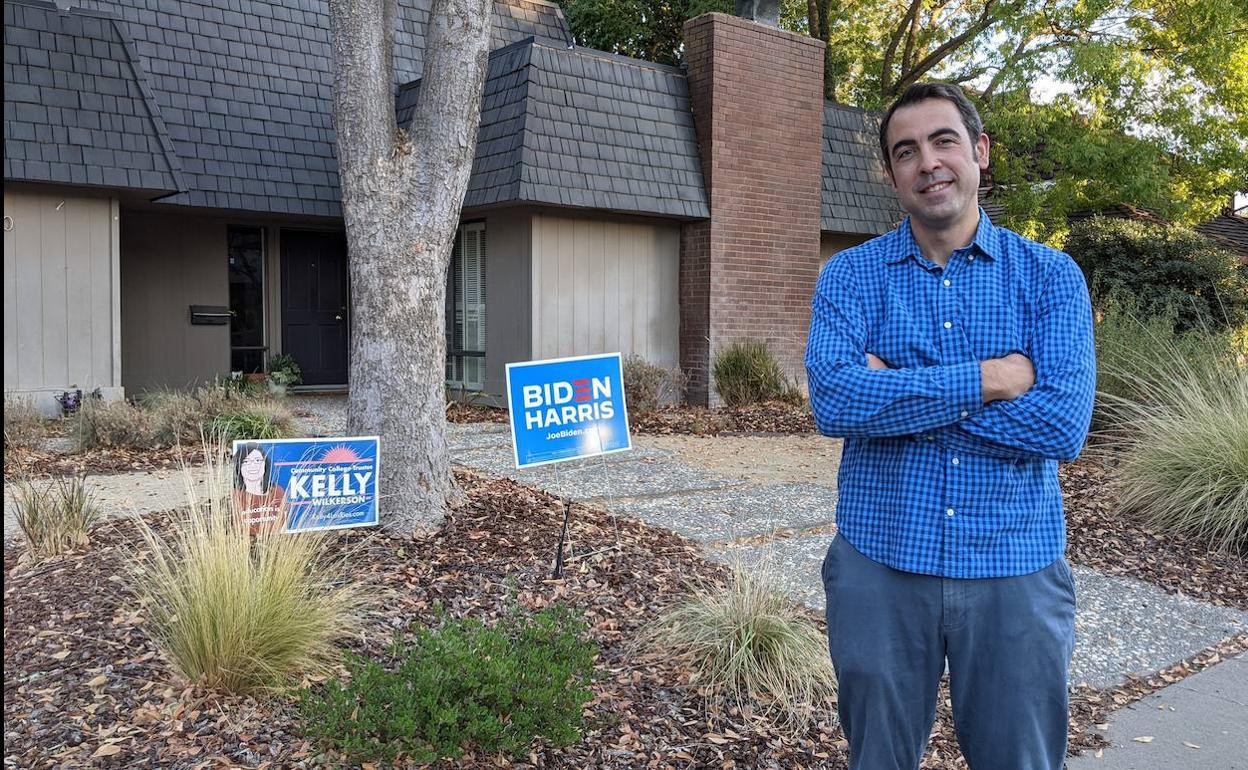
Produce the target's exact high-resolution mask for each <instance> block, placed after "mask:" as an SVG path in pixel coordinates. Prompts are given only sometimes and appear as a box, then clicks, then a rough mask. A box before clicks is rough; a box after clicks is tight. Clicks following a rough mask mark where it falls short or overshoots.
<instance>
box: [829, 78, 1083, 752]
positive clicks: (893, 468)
mask: <svg viewBox="0 0 1248 770" xmlns="http://www.w3.org/2000/svg"><path fill="white" fill-rule="evenodd" d="M988 149H989V142H988V136H987V135H986V134H984V132H983V128H982V123H981V121H980V118H979V115H978V114H977V113H976V111H975V108H974V106H973V105H972V104H971V103H970V102H969V101H968V100H967V99H966V97H965V96H964V95H963V93H962V92H961V91H960V90H959V89H958V88H955V87H952V86H948V85H943V84H916V85H912V86H910V87H909V88H908V89H906V91H905V93H904V94H903V95H902V96H901V98H900V99H899V100H898V101H897V103H896V104H894V105H893V107H892V108H891V109H890V110H889V111H888V113H887V115H886V117H885V118H884V120H883V122H882V124H881V126H880V150H881V152H882V153H883V155H884V163H885V167H886V168H887V170H888V174H889V177H890V179H891V180H892V184H893V188H894V190H895V191H896V194H897V197H898V199H899V200H900V202H901V205H902V208H904V209H905V210H906V212H907V213H908V214H909V216H908V217H907V219H906V221H904V222H903V223H902V224H901V226H900V227H898V228H897V229H896V230H894V231H892V232H890V233H888V234H886V235H884V236H882V237H879V238H876V239H874V240H872V241H869V242H867V243H865V244H862V245H860V246H857V247H854V248H852V249H848V250H846V251H843V252H841V253H840V254H838V255H837V256H836V257H835V258H833V259H832V261H831V262H829V263H828V265H827V266H826V267H825V268H824V270H823V272H822V274H821V275H820V276H819V282H818V285H817V287H816V289H815V296H814V300H813V316H812V319H811V327H810V337H809V341H808V346H807V351H806V370H807V375H808V380H809V386H810V398H811V404H812V406H813V408H814V413H815V419H816V422H817V423H818V425H819V429H820V431H821V432H823V433H824V434H826V435H829V436H841V437H844V438H845V445H844V449H843V454H842V460H841V467H840V472H839V477H838V479H839V480H838V484H839V503H838V508H837V513H836V517H837V529H838V535H837V537H836V538H835V539H834V540H833V542H832V545H831V546H830V547H829V549H828V555H827V557H826V559H825V560H824V564H823V581H824V589H825V591H826V594H827V618H828V646H829V650H830V652H831V655H832V662H833V664H834V665H835V667H836V671H837V677H838V680H839V682H840V716H841V723H842V726H843V728H844V730H845V735H846V737H847V739H848V740H849V759H850V767H851V768H853V769H854V770H892V769H893V768H897V769H898V770H903V769H904V770H913V768H917V767H918V766H919V761H920V759H921V758H922V755H923V750H924V747H925V745H926V743H927V738H928V735H929V733H930V731H931V726H932V721H933V719H934V717H935V707H936V697H937V688H938V684H939V681H940V678H941V675H942V673H943V672H944V671H945V667H946V663H947V665H948V671H949V681H950V689H951V694H952V701H953V716H954V725H955V727H956V730H957V735H958V742H959V744H960V745H961V747H962V751H963V753H964V754H965V755H966V758H967V761H968V762H969V763H970V766H971V768H972V769H973V770H1032V769H1040V768H1043V769H1044V770H1058V769H1059V768H1061V767H1062V764H1063V758H1064V756H1065V752H1066V726H1067V667H1068V666H1069V663H1070V656H1071V652H1072V649H1073V646H1074V618H1075V592H1074V581H1073V578H1072V575H1071V571H1070V567H1069V565H1068V564H1067V563H1066V561H1065V559H1064V558H1063V557H1062V554H1063V553H1064V551H1065V547H1066V529H1065V520H1064V517H1063V513H1062V499H1061V492H1060V490H1059V489H1058V481H1057V462H1058V461H1059V460H1071V459H1074V458H1075V457H1076V456H1077V455H1078V453H1079V450H1080V448H1081V447H1082V445H1083V442H1084V439H1085V437H1086V435H1087V430H1088V424H1089V422H1090V420H1091V414H1092V396H1093V392H1094V386H1095V380H1096V373H1095V370H1096V364H1095V358H1094V354H1093V345H1092V314H1091V308H1090V303H1089V299H1088V292H1087V287H1086V285H1085V283H1084V280H1083V276H1082V274H1081V273H1080V271H1079V269H1078V267H1077V266H1076V265H1075V264H1074V262H1073V261H1072V260H1071V259H1070V258H1069V257H1068V256H1066V255H1065V254H1062V253H1061V252H1059V251H1055V250H1053V249H1050V248H1047V247H1045V246H1042V245H1040V244H1038V243H1034V242H1032V241H1029V240H1027V239H1026V238H1023V237H1022V236H1020V235H1018V234H1016V233H1013V232H1011V231H1009V230H1006V229H1004V228H1000V227H996V226H994V225H993V224H992V223H991V222H990V221H988V218H987V216H985V215H984V213H983V211H982V210H981V209H980V208H979V206H978V205H977V202H976V190H977V188H978V187H979V177H980V172H981V171H983V170H984V169H986V168H987V167H988Z"/></svg>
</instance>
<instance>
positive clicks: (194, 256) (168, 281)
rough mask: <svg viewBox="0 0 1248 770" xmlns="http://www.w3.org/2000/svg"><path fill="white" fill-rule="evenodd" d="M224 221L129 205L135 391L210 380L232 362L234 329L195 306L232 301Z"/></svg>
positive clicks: (126, 308)
mask: <svg viewBox="0 0 1248 770" xmlns="http://www.w3.org/2000/svg"><path fill="white" fill-rule="evenodd" d="M226 227H227V222H226V220H225V219H216V218H208V217H196V216H187V215H186V214H165V213H163V212H155V211H147V210H131V209H127V210H125V211H123V212H122V222H121V255H122V256H121V277H122V284H121V298H122V303H123V312H122V316H121V338H122V343H123V344H122V356H121V363H122V383H123V384H124V385H125V387H126V390H127V391H128V392H130V393H140V392H142V391H146V390H153V389H159V388H185V387H189V386H192V385H195V384H197V383H203V382H210V381H212V380H213V379H214V378H215V377H217V376H218V375H220V374H224V373H225V372H228V371H229V368H230V327H229V325H222V326H193V325H192V324H191V320H190V306H191V305H217V306H228V305H229V304H230V288H229V274H228V271H227V264H226Z"/></svg>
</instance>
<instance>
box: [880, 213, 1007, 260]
mask: <svg viewBox="0 0 1248 770" xmlns="http://www.w3.org/2000/svg"><path fill="white" fill-rule="evenodd" d="M969 248H972V249H974V250H975V251H976V253H978V254H982V255H984V256H985V257H987V258H989V259H996V258H997V226H996V225H994V224H993V223H992V220H991V219H989V218H988V214H987V212H985V211H984V209H983V207H980V209H979V226H978V227H976V228H975V239H974V240H972V241H971V245H970V247H969ZM911 257H913V258H914V259H915V260H916V261H926V260H925V259H924V258H923V252H922V250H921V249H919V244H918V242H917V241H915V240H914V231H913V230H911V229H910V217H908V216H907V217H906V218H905V219H903V220H902V222H901V225H900V226H898V228H897V229H896V230H894V231H893V237H892V239H891V242H890V243H889V247H888V249H887V251H886V252H885V255H884V261H885V262H887V263H888V264H890V265H892V264H896V263H898V262H904V261H905V260H907V259H909V258H911Z"/></svg>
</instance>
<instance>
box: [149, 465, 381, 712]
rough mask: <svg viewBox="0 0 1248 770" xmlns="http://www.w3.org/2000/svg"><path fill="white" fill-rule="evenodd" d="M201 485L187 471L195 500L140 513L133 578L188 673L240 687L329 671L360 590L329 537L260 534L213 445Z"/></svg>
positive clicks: (212, 684)
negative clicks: (159, 516) (161, 513)
mask: <svg viewBox="0 0 1248 770" xmlns="http://www.w3.org/2000/svg"><path fill="white" fill-rule="evenodd" d="M205 455H206V457H207V458H208V464H207V465H206V466H204V468H203V469H201V470H200V471H199V472H200V473H202V474H203V482H204V483H203V485H202V486H197V485H196V484H195V482H194V479H193V478H191V475H192V473H194V472H195V471H193V470H192V469H186V468H184V469H183V474H184V476H185V477H186V478H185V479H184V482H185V487H186V490H187V495H188V506H187V507H186V508H184V509H180V510H179V512H177V513H175V514H172V515H171V516H170V517H169V525H168V526H167V527H165V526H161V527H157V526H154V525H153V524H152V523H150V522H149V521H148V520H147V519H144V518H141V517H135V519H134V523H135V526H136V527H137V528H138V530H139V532H140V535H141V537H140V546H138V547H136V550H135V551H134V553H132V554H131V558H130V560H129V568H128V570H127V572H126V575H125V577H126V581H127V585H128V586H129V588H130V590H131V592H132V593H133V594H134V596H135V598H136V600H137V601H138V603H139V605H140V606H143V607H145V608H146V620H145V622H146V625H147V629H148V632H149V633H150V634H151V637H152V639H153V640H155V642H156V644H157V645H158V646H159V647H160V649H161V651H162V652H163V653H164V654H165V655H167V656H168V658H169V660H170V661H172V662H173V664H174V666H175V667H176V668H177V669H178V671H179V673H181V674H182V675H183V676H185V677H186V678H187V679H188V680H190V681H191V682H193V683H195V684H198V685H202V686H204V687H208V688H212V689H218V690H223V691H226V692H231V693H247V692H253V691H257V690H267V689H275V688H279V687H281V686H283V685H285V684H287V683H289V681H290V680H291V678H292V677H293V676H295V675H298V674H306V673H313V674H323V673H327V672H328V671H329V669H330V667H331V665H332V664H333V663H335V662H336V661H337V660H338V659H339V655H340V651H339V649H338V648H337V647H336V646H335V644H334V640H336V639H339V638H345V637H348V636H350V635H351V634H352V633H353V632H354V631H355V629H356V628H357V627H358V615H357V609H358V608H359V605H360V602H361V598H362V596H363V590H362V587H361V586H360V585H359V584H358V583H357V582H355V580H354V578H353V577H352V574H353V571H354V565H352V564H350V563H349V562H348V560H347V558H348V555H347V554H345V553H342V552H339V553H338V554H337V555H335V554H334V552H332V551H331V550H330V549H329V542H330V541H329V540H328V539H327V537H326V536H325V535H324V534H323V533H299V534H283V533H281V532H272V533H263V534H259V535H255V536H253V535H250V534H249V533H248V529H247V527H246V525H244V524H243V523H242V519H241V516H240V513H239V511H238V510H236V508H235V506H234V505H233V504H232V502H231V496H230V489H231V479H230V469H229V467H228V466H224V465H221V464H218V463H215V462H213V461H212V458H213V457H220V456H221V453H220V452H212V451H209V452H205Z"/></svg>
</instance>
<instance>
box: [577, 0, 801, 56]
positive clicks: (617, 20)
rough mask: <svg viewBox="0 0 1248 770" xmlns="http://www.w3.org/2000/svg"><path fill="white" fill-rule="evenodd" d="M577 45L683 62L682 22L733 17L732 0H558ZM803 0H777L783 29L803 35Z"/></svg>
mask: <svg viewBox="0 0 1248 770" xmlns="http://www.w3.org/2000/svg"><path fill="white" fill-rule="evenodd" d="M558 2H559V5H560V6H562V8H563V12H564V15H565V16H566V17H567V20H568V26H569V27H570V28H571V30H572V34H573V36H575V38H576V43H577V45H582V46H585V47H586V48H597V49H599V50H601V51H610V52H611V53H618V54H623V55H624V56H632V57H634V58H637V59H645V60H646V61H654V62H659V63H660V64H679V63H680V61H681V60H682V58H683V52H684V45H685V41H684V37H683V36H682V34H681V28H682V27H683V26H684V24H685V22H686V21H688V20H689V19H692V18H694V17H695V16H701V15H702V14H704V13H711V12H718V13H732V12H733V8H734V5H735V3H734V0H558ZM806 13H807V3H806V2H805V0H780V15H781V26H783V27H784V28H785V29H789V30H792V31H794V32H799V33H801V34H806Z"/></svg>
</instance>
